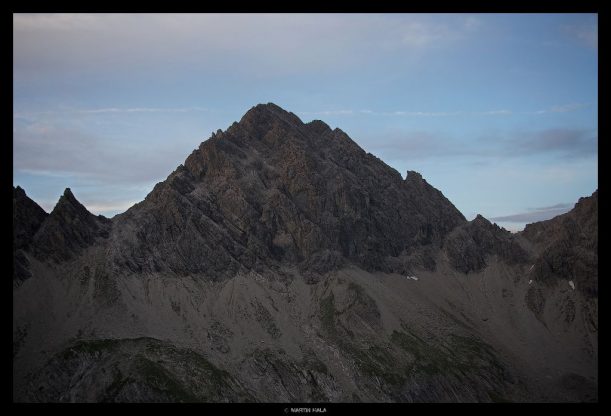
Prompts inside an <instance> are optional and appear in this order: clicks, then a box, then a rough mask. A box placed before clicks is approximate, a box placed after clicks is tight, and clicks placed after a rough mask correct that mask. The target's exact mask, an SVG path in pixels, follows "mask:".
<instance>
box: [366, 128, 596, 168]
mask: <svg viewBox="0 0 611 416" xmlns="http://www.w3.org/2000/svg"><path fill="white" fill-rule="evenodd" d="M363 144H364V145H365V146H366V147H367V148H368V149H371V151H373V152H375V153H378V154H379V155H380V156H381V157H383V158H384V157H386V158H391V159H393V160H396V159H402V160H420V159H426V158H439V157H462V156H468V157H475V158H478V160H479V161H480V162H482V163H486V162H487V163H492V162H493V161H494V160H498V159H507V158H524V157H538V156H543V155H546V156H549V157H556V158H561V159H565V158H573V159H575V158H587V157H595V156H596V155H597V154H598V137H597V136H596V132H594V131H591V130H587V129H561V128H558V129H545V130H539V131H514V132H512V133H510V134H503V135H486V136H482V137H481V138H480V140H477V141H475V140H465V139H460V138H458V137H455V136H453V135H451V134H445V133H431V132H427V131H405V132H400V131H395V132H388V133H386V134H380V135H378V136H376V137H373V136H369V137H363Z"/></svg>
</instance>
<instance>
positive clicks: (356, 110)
mask: <svg viewBox="0 0 611 416" xmlns="http://www.w3.org/2000/svg"><path fill="white" fill-rule="evenodd" d="M268 102H273V103H275V104H277V105H279V106H281V107H282V108H284V109H285V110H287V111H291V112H293V113H295V114H296V115H297V116H298V117H300V118H301V120H303V121H304V122H309V121H311V120H314V119H320V120H323V121H325V122H326V123H327V124H329V125H330V126H331V127H332V128H335V127H339V128H340V129H342V130H343V131H345V132H346V133H347V134H348V135H349V136H350V137H351V138H352V139H353V140H355V141H356V142H357V143H358V144H359V145H360V146H361V147H362V148H363V149H365V150H366V151H368V152H371V153H373V154H374V155H376V156H378V157H379V158H381V159H382V160H383V161H385V162H386V163H387V164H388V165H390V166H392V167H393V168H395V169H397V170H398V171H399V172H400V173H401V174H402V175H403V176H404V177H405V174H406V171H407V170H415V171H418V172H420V173H421V174H422V176H423V177H424V178H425V179H426V180H427V182H429V183H430V184H431V185H433V186H435V187H436V188H437V189H439V190H440V191H441V192H442V193H443V194H444V195H445V196H446V197H447V198H448V199H449V200H450V201H451V202H452V203H453V204H454V205H455V206H456V207H457V208H458V209H459V210H460V211H461V212H462V213H463V215H465V217H466V218H467V219H468V220H471V219H473V218H474V217H475V216H476V215H477V214H481V215H483V216H484V217H486V218H488V219H489V220H491V221H492V222H496V223H497V224H499V225H500V226H503V227H505V228H507V229H508V230H511V231H518V230H521V229H522V228H523V227H524V225H525V224H527V223H530V222H535V221H540V220H544V219H548V218H552V217H554V216H556V215H559V214H561V213H564V212H566V211H568V210H570V209H571V208H572V207H573V206H574V204H575V203H576V202H577V200H578V199H579V198H580V197H583V196H589V195H591V194H592V193H593V192H594V191H595V190H596V189H597V188H598V17H597V15H596V14H14V15H13V185H14V186H17V185H19V186H21V187H22V188H24V189H25V191H26V193H27V194H28V195H29V196H30V197H31V198H32V199H34V200H35V201H36V202H37V203H38V204H39V205H41V206H42V208H43V209H45V210H46V211H47V212H50V211H51V210H52V209H53V207H54V206H55V204H56V202H57V200H58V199H59V197H60V195H61V194H62V193H63V191H64V189H65V188H67V187H69V188H71V190H72V192H73V193H74V194H75V196H76V197H77V199H79V201H81V203H83V204H84V205H85V206H86V207H87V208H88V209H89V210H90V211H91V212H93V213H94V214H102V215H105V216H108V217H112V216H113V215H115V214H118V213H120V212H123V211H125V210H126V209H128V208H129V207H130V206H132V205H133V204H135V203H137V202H139V201H141V200H142V199H144V197H145V196H146V195H147V194H148V193H149V192H150V191H151V190H152V189H153V186H154V185H155V184H156V183H157V182H161V181H163V180H164V179H165V178H166V177H167V176H168V175H169V174H170V173H171V172H172V171H173V170H174V169H175V168H176V167H177V166H178V165H179V164H181V163H183V162H184V160H185V159H186V157H187V156H188V155H189V154H190V153H191V151H192V150H193V149H195V148H197V147H198V146H199V144H200V143H201V142H202V141H204V140H207V139H208V138H209V137H210V135H211V133H212V132H213V131H216V130H218V129H222V130H225V129H226V128H228V127H229V126H230V125H231V124H232V123H233V122H234V121H238V120H240V118H241V117H242V116H243V114H244V113H245V112H246V111H248V109H249V108H251V107H253V106H255V105H256V104H259V103H268Z"/></svg>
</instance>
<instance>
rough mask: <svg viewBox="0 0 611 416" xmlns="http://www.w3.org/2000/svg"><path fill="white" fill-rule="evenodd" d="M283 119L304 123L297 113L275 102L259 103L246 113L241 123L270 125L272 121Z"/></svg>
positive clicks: (299, 123)
mask: <svg viewBox="0 0 611 416" xmlns="http://www.w3.org/2000/svg"><path fill="white" fill-rule="evenodd" d="M274 121H275V122H277V121H283V122H285V123H288V124H290V125H297V126H301V125H303V122H302V121H301V119H299V117H297V116H296V115H295V114H293V113H291V112H288V111H286V110H284V109H283V108H281V107H280V106H278V105H276V104H274V103H267V104H257V105H256V106H254V107H252V108H251V109H250V110H248V111H247V112H246V114H244V116H243V117H242V119H241V120H240V123H239V124H240V125H242V126H249V125H255V126H259V125H263V126H266V125H269V124H270V123H273V122H274Z"/></svg>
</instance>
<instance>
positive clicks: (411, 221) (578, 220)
mask: <svg viewBox="0 0 611 416" xmlns="http://www.w3.org/2000/svg"><path fill="white" fill-rule="evenodd" d="M13 235H14V246H13V254H14V269H13V270H14V272H13V400H14V401H18V402H100V401H109V402H310V403H311V402H491V401H492V402H498V401H515V402H556V401H560V402H565V401H568V402H571V401H597V400H598V370H597V368H598V332H597V331H598V257H597V253H598V192H595V193H594V194H593V195H592V196H590V197H586V198H582V199H581V200H580V201H579V202H578V203H577V204H576V206H575V208H574V209H573V210H572V211H570V212H569V213H567V214H564V215H561V216H559V217H556V218H554V219H552V220H549V221H543V222H540V223H536V224H530V225H528V226H527V227H526V229H525V230H524V231H523V232H520V233H517V234H512V233H510V232H508V231H506V230H504V229H502V228H500V227H498V226H497V225H496V224H492V223H490V222H489V221H488V220H487V219H485V218H484V217H482V216H477V217H476V218H475V219H474V220H473V221H467V220H466V219H465V218H464V216H463V215H462V214H461V213H460V212H459V211H458V210H457V209H456V208H455V207H454V205H452V203H451V202H450V201H448V199H447V198H445V197H444V196H443V194H442V193H441V192H440V191H439V190H437V189H435V188H434V187H433V186H431V185H430V184H428V183H427V181H426V180H425V179H424V178H423V177H422V176H421V175H420V174H419V173H417V172H413V171H408V172H407V173H406V175H405V178H404V177H403V176H402V175H401V174H400V173H399V172H397V171H396V170H394V169H392V168H391V167H389V166H388V165H386V164H385V163H384V162H383V161H381V160H380V159H378V158H377V157H375V156H374V155H372V154H370V153H367V152H365V151H364V150H363V149H361V148H360V147H359V146H358V145H357V143H355V142H354V141H353V140H352V139H351V138H350V137H348V135H347V134H346V133H344V132H343V131H341V130H340V129H338V128H336V129H331V128H330V127H329V126H328V125H327V124H325V123H324V122H322V121H320V120H314V121H311V122H309V123H303V122H302V121H301V120H300V119H299V118H298V117H297V116H296V115H294V114H293V113H290V112H287V111H285V110H283V109H282V108H280V107H278V106H276V105H274V104H264V105H263V104H261V105H257V106H255V107H253V108H252V109H250V110H249V111H248V112H247V113H246V114H245V115H244V116H243V117H242V119H241V120H240V121H239V122H235V123H233V124H232V125H231V126H229V128H227V129H226V130H225V131H221V130H218V131H217V132H216V133H213V134H212V136H211V137H210V138H209V139H208V140H206V141H204V142H203V143H201V145H200V146H199V147H198V148H197V149H196V150H194V151H193V152H192V153H191V154H190V155H189V156H188V157H187V158H186V160H185V162H184V163H183V164H182V165H180V166H178V168H177V169H176V170H175V171H174V172H172V173H171V174H170V175H169V176H168V177H167V179H166V180H165V181H163V182H160V183H158V184H157V185H156V186H155V187H154V189H153V190H152V191H151V192H150V193H149V194H148V195H147V197H146V198H145V199H144V200H143V201H142V202H140V203H138V204H136V205H134V206H133V207H131V208H130V209H128V210H127V211H126V212H124V213H122V214H119V215H116V216H115V217H113V218H111V219H109V218H105V217H103V216H96V215H93V214H92V213H90V212H89V211H88V210H87V209H86V207H85V206H83V205H82V204H81V203H80V202H79V201H78V200H77V198H76V197H75V195H73V194H72V192H71V191H70V189H66V191H65V192H64V195H62V196H61V197H60V199H59V201H58V203H57V205H56V206H55V208H54V209H53V211H52V212H51V213H50V214H47V213H46V212H44V210H42V209H41V208H40V207H39V206H38V205H37V204H36V203H35V202H34V201H32V200H31V199H30V198H28V197H27V195H26V193H25V191H24V190H23V189H21V188H20V187H17V188H15V189H14V190H13Z"/></svg>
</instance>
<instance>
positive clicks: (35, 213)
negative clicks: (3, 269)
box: [13, 186, 48, 286]
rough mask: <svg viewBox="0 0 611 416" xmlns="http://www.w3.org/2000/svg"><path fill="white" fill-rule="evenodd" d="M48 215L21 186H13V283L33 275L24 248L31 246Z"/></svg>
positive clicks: (15, 283) (19, 282) (17, 283)
mask: <svg viewBox="0 0 611 416" xmlns="http://www.w3.org/2000/svg"><path fill="white" fill-rule="evenodd" d="M47 215H48V214H47V213H46V212H45V211H44V210H43V209H42V208H41V207H40V206H39V205H38V204H37V203H36V202H34V201H32V200H31V199H30V198H28V196H27V195H26V194H25V191H24V190H23V189H22V188H21V187H19V186H18V187H17V188H13V259H14V262H13V285H17V286H18V285H19V284H21V282H22V281H23V280H25V279H27V278H28V277H30V276H31V275H32V274H31V273H30V272H29V270H28V269H29V261H28V259H27V257H26V255H25V253H24V250H27V249H28V248H29V247H30V245H31V243H32V240H33V238H34V235H35V234H36V231H38V229H39V228H40V225H41V224H42V223H43V221H44V220H45V218H46V217H47Z"/></svg>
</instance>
